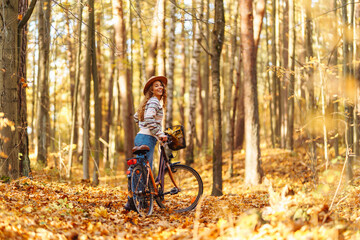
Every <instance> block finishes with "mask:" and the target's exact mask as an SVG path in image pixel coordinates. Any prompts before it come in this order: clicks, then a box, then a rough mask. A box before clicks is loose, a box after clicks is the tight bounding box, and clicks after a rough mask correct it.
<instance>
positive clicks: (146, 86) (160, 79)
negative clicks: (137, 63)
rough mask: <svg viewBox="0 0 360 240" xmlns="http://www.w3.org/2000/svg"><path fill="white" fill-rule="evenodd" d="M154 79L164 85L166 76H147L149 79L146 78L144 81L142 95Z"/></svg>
mask: <svg viewBox="0 0 360 240" xmlns="http://www.w3.org/2000/svg"><path fill="white" fill-rule="evenodd" d="M155 81H160V82H162V83H163V84H164V86H166V84H167V78H166V77H164V76H152V77H151V78H149V80H147V82H146V83H145V87H144V90H143V93H144V95H145V94H146V92H147V91H148V90H149V88H150V86H151V84H153V83H154V82H155Z"/></svg>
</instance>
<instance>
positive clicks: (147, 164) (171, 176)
mask: <svg viewBox="0 0 360 240" xmlns="http://www.w3.org/2000/svg"><path fill="white" fill-rule="evenodd" d="M160 149H161V155H162V156H163V157H164V161H165V166H166V168H167V169H168V171H169V176H170V179H171V181H172V183H173V184H174V186H175V187H176V188H177V190H178V191H180V188H179V187H178V186H177V184H176V182H175V179H174V175H173V173H172V171H171V166H170V163H169V159H168V157H167V156H166V154H165V148H164V146H160ZM161 155H160V159H161ZM146 167H147V168H148V169H149V170H148V176H147V182H146V184H148V180H149V177H150V181H151V182H152V184H153V186H154V191H155V192H154V193H151V194H154V195H155V196H158V195H159V191H158V188H157V187H156V186H157V184H156V182H155V178H154V174H153V172H152V170H151V167H150V163H149V161H147V162H146Z"/></svg>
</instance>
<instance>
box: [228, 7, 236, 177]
mask: <svg viewBox="0 0 360 240" xmlns="http://www.w3.org/2000/svg"><path fill="white" fill-rule="evenodd" d="M238 6H239V1H238V0H235V8H234V9H235V10H234V11H235V14H234V18H233V19H232V21H233V24H232V25H233V26H234V30H233V33H232V34H231V39H230V42H231V55H230V69H229V82H230V83H231V85H230V86H231V88H229V89H228V91H227V94H226V95H229V96H231V95H232V94H231V93H232V86H233V85H234V76H235V74H234V73H235V56H236V52H237V41H236V38H237V35H238V34H237V30H238V25H237V22H238V16H239V7H238ZM235 89H236V88H235ZM236 93H237V92H236V91H235V94H234V107H233V116H230V110H231V97H229V99H228V103H227V105H229V113H228V115H229V116H228V117H229V121H230V122H229V124H228V125H229V126H228V128H227V131H226V135H228V143H227V145H228V146H229V148H230V153H231V154H230V161H229V170H228V171H229V176H230V177H232V176H233V174H234V164H233V162H234V130H235V129H234V121H233V120H235V118H234V117H235V114H236V105H235V104H236V103H237V96H236ZM235 98H236V102H235Z"/></svg>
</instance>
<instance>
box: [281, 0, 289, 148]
mask: <svg viewBox="0 0 360 240" xmlns="http://www.w3.org/2000/svg"><path fill="white" fill-rule="evenodd" d="M288 32H289V0H284V3H283V21H282V33H283V34H282V41H281V42H282V67H283V68H284V69H286V73H285V74H284V75H283V79H282V81H281V89H280V91H281V94H280V96H281V101H280V107H281V116H280V118H281V119H280V121H281V127H280V133H281V141H280V146H281V147H282V148H285V147H286V139H287V134H288V133H287V123H288V110H287V109H288V79H289V76H290V72H289V70H288V68H289V36H290V35H289V34H288Z"/></svg>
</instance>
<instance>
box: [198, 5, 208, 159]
mask: <svg viewBox="0 0 360 240" xmlns="http://www.w3.org/2000/svg"><path fill="white" fill-rule="evenodd" d="M204 17H205V18H204V22H205V23H208V22H209V18H210V0H206V14H205V16H204ZM209 25H210V24H205V32H204V34H205V37H204V41H203V42H204V45H205V46H206V47H207V48H209V38H210V27H209ZM203 54H204V64H202V66H203V75H202V78H201V80H202V84H201V86H202V90H203V92H204V93H205V94H204V99H203V103H204V106H203V126H202V131H201V133H202V137H201V139H202V153H203V155H205V154H206V153H207V150H208V147H209V134H208V129H209V106H210V104H209V92H210V91H209V85H210V83H209V79H210V77H209V75H210V74H209V72H210V67H209V66H210V63H209V58H210V56H209V54H208V53H207V52H204V53H203ZM200 96H201V97H202V94H201V95H200Z"/></svg>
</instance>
